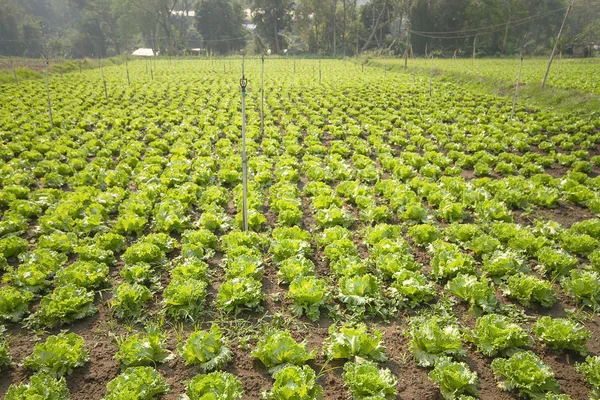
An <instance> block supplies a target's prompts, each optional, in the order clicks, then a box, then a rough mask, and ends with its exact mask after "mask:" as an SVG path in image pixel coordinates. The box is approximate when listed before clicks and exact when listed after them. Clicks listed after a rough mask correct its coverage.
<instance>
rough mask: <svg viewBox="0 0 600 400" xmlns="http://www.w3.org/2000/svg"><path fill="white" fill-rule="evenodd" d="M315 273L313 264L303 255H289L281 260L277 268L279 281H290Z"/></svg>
mask: <svg viewBox="0 0 600 400" xmlns="http://www.w3.org/2000/svg"><path fill="white" fill-rule="evenodd" d="M314 273H315V264H314V263H313V262H312V261H311V260H309V259H308V258H306V257H304V256H299V257H291V258H288V259H286V260H283V261H282V262H281V265H280V266H279V268H278V270H277V278H279V281H280V282H281V283H285V282H292V281H294V279H296V278H299V277H302V276H309V275H313V274H314Z"/></svg>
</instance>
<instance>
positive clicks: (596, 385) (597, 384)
mask: <svg viewBox="0 0 600 400" xmlns="http://www.w3.org/2000/svg"><path fill="white" fill-rule="evenodd" d="M575 369H577V372H579V373H580V374H582V375H583V376H584V377H585V381H586V382H587V384H588V385H590V386H591V387H592V393H591V397H592V398H595V397H598V396H599V395H600V357H599V356H596V357H591V356H588V357H586V359H585V362H582V363H577V364H575Z"/></svg>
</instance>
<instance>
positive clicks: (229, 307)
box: [217, 277, 264, 313]
mask: <svg viewBox="0 0 600 400" xmlns="http://www.w3.org/2000/svg"><path fill="white" fill-rule="evenodd" d="M263 298H264V295H263V293H262V284H261V283H260V282H259V281H257V280H256V279H253V278H248V277H239V278H234V279H231V280H228V281H225V282H224V283H223V284H222V285H221V287H220V288H219V294H218V295H217V304H218V305H219V307H221V308H222V309H223V310H224V311H226V312H232V311H233V312H235V313H237V312H239V311H241V310H244V309H258V308H259V307H260V302H261V301H262V300H263Z"/></svg>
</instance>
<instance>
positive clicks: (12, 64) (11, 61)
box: [10, 58, 19, 87]
mask: <svg viewBox="0 0 600 400" xmlns="http://www.w3.org/2000/svg"><path fill="white" fill-rule="evenodd" d="M10 65H11V66H12V70H13V75H14V76H15V84H16V85H17V87H19V78H18V77H17V70H16V69H15V63H14V61H13V60H12V58H11V59H10Z"/></svg>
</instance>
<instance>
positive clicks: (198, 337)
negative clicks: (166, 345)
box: [179, 324, 233, 372]
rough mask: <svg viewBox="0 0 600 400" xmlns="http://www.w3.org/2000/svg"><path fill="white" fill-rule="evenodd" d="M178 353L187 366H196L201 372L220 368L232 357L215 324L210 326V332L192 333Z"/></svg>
mask: <svg viewBox="0 0 600 400" xmlns="http://www.w3.org/2000/svg"><path fill="white" fill-rule="evenodd" d="M179 353H180V354H181V356H182V357H183V359H184V360H185V361H186V362H187V363H188V364H189V365H198V366H199V368H200V370H201V371H203V372H210V371H213V370H215V369H218V368H221V367H223V366H224V365H225V364H227V363H228V362H229V361H230V360H231V359H232V357H233V353H232V352H231V350H229V348H227V347H226V342H225V340H224V339H223V334H222V333H221V330H220V329H219V326H218V325H216V324H213V325H212V327H211V328H210V331H194V332H193V333H192V334H191V335H190V337H189V338H188V339H187V340H186V341H185V343H183V344H182V345H180V346H179Z"/></svg>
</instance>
